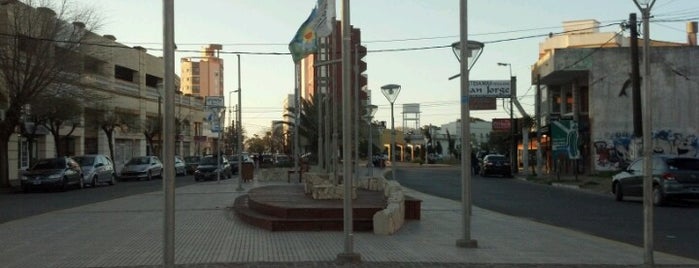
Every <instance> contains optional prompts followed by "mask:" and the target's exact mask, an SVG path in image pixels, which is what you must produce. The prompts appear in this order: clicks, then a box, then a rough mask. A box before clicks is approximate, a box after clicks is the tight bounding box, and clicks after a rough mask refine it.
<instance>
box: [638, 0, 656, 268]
mask: <svg viewBox="0 0 699 268" xmlns="http://www.w3.org/2000/svg"><path fill="white" fill-rule="evenodd" d="M633 2H634V3H635V4H636V6H637V7H638V9H639V10H641V14H642V19H643V67H644V68H645V73H644V75H643V88H644V94H643V96H642V97H643V121H644V122H643V157H644V158H643V220H644V225H643V249H644V254H643V263H644V264H645V265H647V266H653V263H654V261H653V203H652V200H653V199H652V198H653V178H652V174H651V172H652V168H651V164H652V161H651V160H652V159H651V156H652V145H651V142H652V140H651V136H650V135H651V130H652V126H651V124H652V122H653V120H652V116H651V115H652V106H651V101H650V99H651V96H652V94H653V91H652V90H651V76H650V62H649V60H650V57H649V53H650V44H649V43H650V25H649V24H650V23H649V22H648V20H649V19H650V9H651V8H652V7H653V5H654V4H655V0H634V1H633Z"/></svg>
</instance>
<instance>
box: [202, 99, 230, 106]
mask: <svg viewBox="0 0 699 268" xmlns="http://www.w3.org/2000/svg"><path fill="white" fill-rule="evenodd" d="M204 106H206V107H209V108H223V107H226V104H225V103H224V99H223V96H206V98H205V99H204Z"/></svg>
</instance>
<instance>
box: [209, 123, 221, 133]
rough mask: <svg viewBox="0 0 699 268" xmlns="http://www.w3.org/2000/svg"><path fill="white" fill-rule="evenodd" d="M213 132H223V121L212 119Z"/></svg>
mask: <svg viewBox="0 0 699 268" xmlns="http://www.w3.org/2000/svg"><path fill="white" fill-rule="evenodd" d="M211 132H213V133H219V132H221V122H220V121H218V120H216V121H211Z"/></svg>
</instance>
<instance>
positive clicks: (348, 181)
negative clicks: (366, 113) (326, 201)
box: [337, 0, 362, 264]
mask: <svg viewBox="0 0 699 268" xmlns="http://www.w3.org/2000/svg"><path fill="white" fill-rule="evenodd" d="M351 41H352V36H351V32H350V4H349V0H342V183H343V184H344V194H343V202H342V203H343V211H344V227H345V228H344V231H345V252H342V253H340V254H338V255H337V260H338V262H339V263H342V264H347V263H358V262H361V260H362V257H361V255H359V254H358V253H354V252H353V250H352V229H353V226H352V184H353V180H352V150H351V149H350V148H352V131H351V130H352V129H351V127H352V102H351V97H352V96H351V91H350V87H351V86H352V85H351V81H350V79H351V77H350V71H351V68H352V65H351V62H350V61H351V59H350V53H349V52H350V45H351Z"/></svg>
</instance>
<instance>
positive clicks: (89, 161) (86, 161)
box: [73, 156, 95, 166]
mask: <svg viewBox="0 0 699 268" xmlns="http://www.w3.org/2000/svg"><path fill="white" fill-rule="evenodd" d="M73 160H75V162H78V164H80V165H81V166H92V165H93V164H94V163H95V157H93V156H77V157H73Z"/></svg>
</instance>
